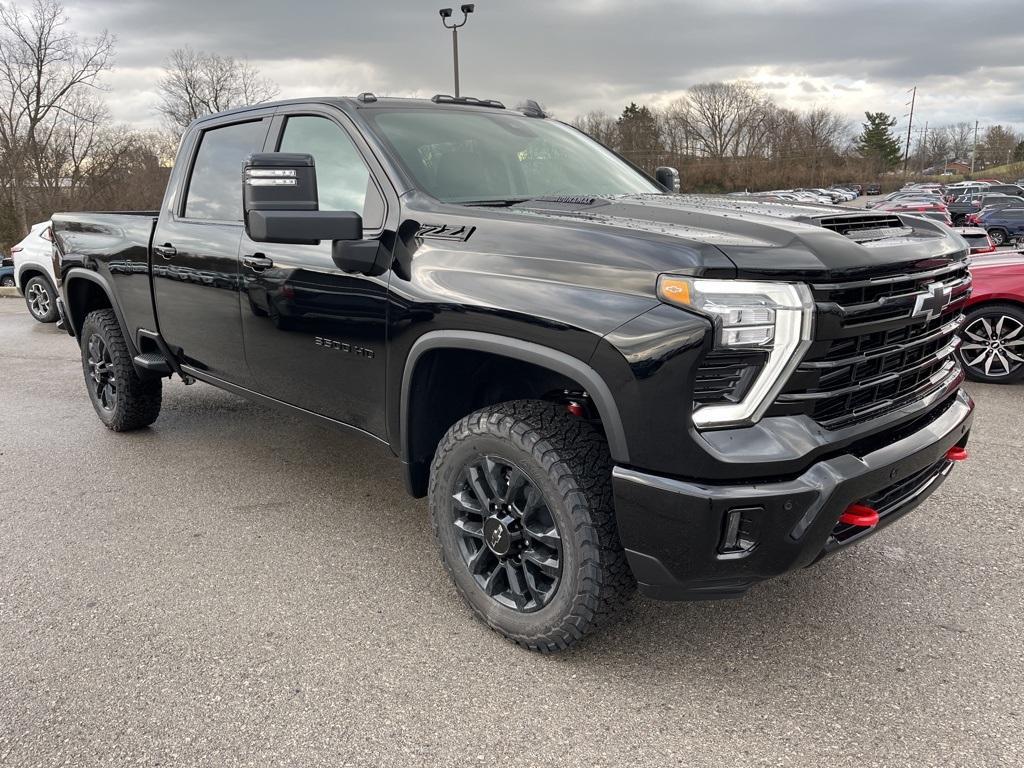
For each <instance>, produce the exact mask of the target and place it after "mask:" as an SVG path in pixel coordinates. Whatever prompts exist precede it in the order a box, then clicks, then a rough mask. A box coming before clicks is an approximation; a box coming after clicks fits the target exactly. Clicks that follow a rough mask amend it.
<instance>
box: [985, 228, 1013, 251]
mask: <svg viewBox="0 0 1024 768" xmlns="http://www.w3.org/2000/svg"><path fill="white" fill-rule="evenodd" d="M988 236H989V237H991V238H992V242H993V243H994V244H995V245H997V246H998V245H1006V243H1007V241H1008V240H1009V239H1010V236H1009V234H1008V233H1007V232H1006V230H1005V229H999V228H998V227H997V228H995V229H990V230H989V231H988Z"/></svg>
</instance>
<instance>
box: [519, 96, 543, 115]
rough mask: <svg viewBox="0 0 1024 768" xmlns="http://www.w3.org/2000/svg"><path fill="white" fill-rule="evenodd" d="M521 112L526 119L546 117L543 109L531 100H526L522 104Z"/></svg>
mask: <svg viewBox="0 0 1024 768" xmlns="http://www.w3.org/2000/svg"><path fill="white" fill-rule="evenodd" d="M522 112H523V114H524V115H526V116H527V117H547V116H548V113H547V112H545V111H544V108H543V107H542V106H541V105H540V104H538V103H537V102H536V101H534V100H533V99H527V100H526V101H524V102H523V106H522Z"/></svg>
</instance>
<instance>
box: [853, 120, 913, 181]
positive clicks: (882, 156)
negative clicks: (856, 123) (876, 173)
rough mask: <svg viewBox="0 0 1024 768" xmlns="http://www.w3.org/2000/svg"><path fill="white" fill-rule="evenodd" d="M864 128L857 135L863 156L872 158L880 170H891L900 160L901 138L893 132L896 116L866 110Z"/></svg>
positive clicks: (901, 154) (859, 150)
mask: <svg viewBox="0 0 1024 768" xmlns="http://www.w3.org/2000/svg"><path fill="white" fill-rule="evenodd" d="M864 116H865V117H866V118H867V120H868V121H867V122H866V123H862V125H863V126H864V130H863V131H862V132H861V134H860V136H858V137H857V151H858V152H859V153H860V154H861V156H862V157H864V158H866V159H868V160H871V161H872V162H873V163H874V164H875V165H876V167H877V168H878V170H880V171H889V170H892V169H893V168H895V167H896V165H897V164H898V163H899V162H900V159H901V157H902V156H903V153H902V152H900V140H899V139H898V138H896V136H894V135H893V133H892V127H893V126H894V125H896V118H895V117H890V116H889V115H887V114H886V113H885V112H865V113H864Z"/></svg>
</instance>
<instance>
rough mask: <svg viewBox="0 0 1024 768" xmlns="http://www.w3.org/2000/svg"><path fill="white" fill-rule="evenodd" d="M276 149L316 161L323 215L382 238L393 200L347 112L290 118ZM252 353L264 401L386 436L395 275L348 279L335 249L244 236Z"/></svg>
mask: <svg viewBox="0 0 1024 768" xmlns="http://www.w3.org/2000/svg"><path fill="white" fill-rule="evenodd" d="M275 122H276V123H278V124H279V125H280V136H279V138H278V140H277V142H276V145H275V146H274V149H275V150H276V151H279V152H301V153H306V154H310V155H312V156H313V159H314V162H315V164H316V173H317V192H318V197H319V201H320V210H323V211H355V212H356V213H359V214H360V215H361V216H362V217H363V230H364V237H366V238H379V237H380V234H381V232H382V230H383V226H384V219H385V212H386V203H385V197H384V194H383V192H382V189H381V187H380V186H379V185H378V184H377V181H376V179H375V177H374V174H373V173H372V172H371V170H370V168H369V166H368V165H367V162H366V161H365V160H364V157H363V150H362V149H361V148H360V146H357V144H356V142H355V141H354V139H353V136H352V135H351V134H350V133H349V131H348V130H347V129H346V128H345V127H344V124H343V122H342V121H341V116H340V115H332V113H330V112H326V111H325V112H320V113H312V114H311V113H305V114H304V113H294V114H286V115H284V116H283V118H279V119H278V120H277V121H275ZM239 254H240V256H241V264H242V267H241V274H242V286H243V287H242V290H243V293H242V297H241V298H242V327H243V333H244V337H245V354H246V357H247V359H248V362H249V368H250V370H251V371H252V374H253V376H254V378H255V380H256V385H257V386H256V388H257V389H258V391H260V392H261V393H263V394H266V395H269V396H271V397H273V398H276V399H278V400H282V401H284V402H286V403H289V404H291V405H295V406H298V407H300V408H303V409H305V410H308V411H312V412H313V413H317V414H320V415H322V416H327V417H329V418H332V419H335V420H336V421H341V422H343V423H345V424H349V425H351V426H354V427H358V428H359V429H362V430H365V431H367V432H370V433H371V434H374V435H377V436H384V434H385V423H384V374H385V363H386V361H385V345H384V340H385V328H386V325H385V321H386V317H387V283H388V275H387V273H385V274H384V275H381V276H379V277H367V276H365V275H359V274H346V273H344V272H342V271H341V270H339V269H338V268H337V267H336V266H335V264H334V261H333V260H332V258H331V243H330V242H322V243H320V244H319V245H279V244H273V243H256V242H253V241H251V240H249V238H248V237H246V236H245V235H244V234H243V235H242V240H241V248H240V251H239Z"/></svg>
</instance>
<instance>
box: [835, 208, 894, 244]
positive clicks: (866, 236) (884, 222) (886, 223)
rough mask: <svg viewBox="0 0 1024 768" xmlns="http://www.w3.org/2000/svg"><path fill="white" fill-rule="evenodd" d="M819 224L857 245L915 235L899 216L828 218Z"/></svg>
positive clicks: (875, 215)
mask: <svg viewBox="0 0 1024 768" xmlns="http://www.w3.org/2000/svg"><path fill="white" fill-rule="evenodd" d="M817 223H818V225H819V226H821V227H822V228H824V229H829V230H832V231H833V232H836V233H838V234H840V235H843V236H844V237H848V238H850V239H851V240H853V241H854V242H855V243H866V242H870V241H873V240H888V239H890V238H894V237H907V236H909V235H912V234H913V233H914V230H913V228H912V227H908V226H905V225H904V224H903V220H902V219H900V217H899V216H882V215H878V214H873V215H872V214H869V215H853V216H826V217H824V218H821V219H818V220H817Z"/></svg>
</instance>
